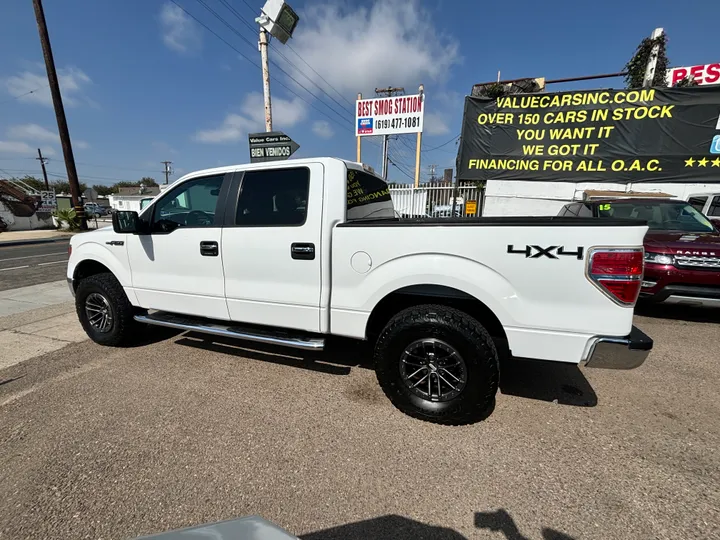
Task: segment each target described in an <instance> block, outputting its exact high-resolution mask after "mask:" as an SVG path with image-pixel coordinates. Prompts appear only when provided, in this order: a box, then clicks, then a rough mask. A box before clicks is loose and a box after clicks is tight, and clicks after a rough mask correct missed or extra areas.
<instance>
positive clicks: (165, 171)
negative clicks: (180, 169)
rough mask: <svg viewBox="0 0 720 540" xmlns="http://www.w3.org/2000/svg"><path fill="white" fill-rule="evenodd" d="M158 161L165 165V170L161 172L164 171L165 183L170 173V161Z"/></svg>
mask: <svg viewBox="0 0 720 540" xmlns="http://www.w3.org/2000/svg"><path fill="white" fill-rule="evenodd" d="M160 163H162V164H163V165H165V170H164V171H163V172H164V173H165V183H166V184H167V183H168V177H169V176H170V174H171V173H172V171H171V170H170V165H172V161H161V162H160Z"/></svg>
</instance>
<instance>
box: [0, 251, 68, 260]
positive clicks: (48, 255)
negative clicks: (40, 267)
mask: <svg viewBox="0 0 720 540" xmlns="http://www.w3.org/2000/svg"><path fill="white" fill-rule="evenodd" d="M55 255H67V251H58V252H57V253H45V254H44V255H25V256H24V257H11V258H9V259H0V262H5V261H19V260H20V259H35V258H40V257H54V256H55Z"/></svg>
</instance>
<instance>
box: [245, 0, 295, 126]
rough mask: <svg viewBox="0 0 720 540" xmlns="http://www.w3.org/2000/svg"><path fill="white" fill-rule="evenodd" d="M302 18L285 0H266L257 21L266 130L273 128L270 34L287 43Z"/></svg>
mask: <svg viewBox="0 0 720 540" xmlns="http://www.w3.org/2000/svg"><path fill="white" fill-rule="evenodd" d="M299 20H300V18H299V17H298V16H297V13H295V12H294V11H293V9H292V8H291V7H290V6H289V5H288V4H287V2H285V0H266V2H265V5H264V6H263V7H262V10H261V13H260V16H259V17H257V18H256V19H255V22H256V23H258V24H259V25H260V40H259V41H258V49H260V60H261V62H262V76H263V98H264V100H265V131H266V132H271V131H272V130H273V124H272V100H271V99H270V61H269V60H268V43H269V41H270V36H272V37H274V38H275V39H277V40H278V41H279V42H280V43H282V44H283V45H285V44H286V43H287V41H288V39H290V38H291V37H292V33H293V31H294V30H295V27H296V26H297V23H298V21H299Z"/></svg>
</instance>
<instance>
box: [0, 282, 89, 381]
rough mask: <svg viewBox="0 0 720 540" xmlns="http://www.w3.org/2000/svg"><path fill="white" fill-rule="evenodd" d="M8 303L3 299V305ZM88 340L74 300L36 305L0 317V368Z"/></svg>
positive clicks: (0, 377) (0, 300) (1, 300)
mask: <svg viewBox="0 0 720 540" xmlns="http://www.w3.org/2000/svg"><path fill="white" fill-rule="evenodd" d="M25 288H26V289H32V288H33V287H25ZM66 289H67V286H66ZM16 290H19V289H16ZM68 297H70V294H69V292H68ZM70 298H72V297H70ZM6 302H7V300H5V299H0V305H2V306H4V304H5V303H6ZM86 339H87V335H86V334H85V332H84V331H83V329H82V326H80V323H79V322H78V318H77V315H76V313H75V305H74V302H71V301H65V302H62V303H59V304H52V305H47V306H40V307H38V305H37V304H35V305H33V309H31V310H28V311H24V312H23V313H19V314H18V313H16V314H13V315H7V316H4V317H3V316H0V370H3V369H5V368H8V367H10V366H13V365H15V364H19V363H20V362H24V361H26V360H30V359H32V358H35V357H37V356H40V355H43V354H46V353H49V352H52V351H57V350H58V349H62V348H63V347H65V346H66V345H69V344H70V343H79V342H81V341H85V340H86ZM2 379H3V377H2V376H1V375H0V381H2Z"/></svg>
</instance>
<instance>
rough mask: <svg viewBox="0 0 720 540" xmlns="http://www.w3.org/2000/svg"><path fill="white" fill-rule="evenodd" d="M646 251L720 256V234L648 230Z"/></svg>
mask: <svg viewBox="0 0 720 540" xmlns="http://www.w3.org/2000/svg"><path fill="white" fill-rule="evenodd" d="M645 251H652V252H654V253H658V252H659V253H672V254H681V253H682V254H686V255H706V256H711V257H720V234H718V233H687V232H679V231H648V232H647V234H646V235H645Z"/></svg>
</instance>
